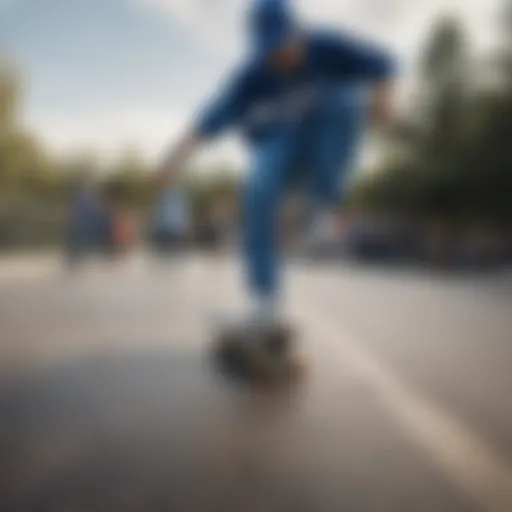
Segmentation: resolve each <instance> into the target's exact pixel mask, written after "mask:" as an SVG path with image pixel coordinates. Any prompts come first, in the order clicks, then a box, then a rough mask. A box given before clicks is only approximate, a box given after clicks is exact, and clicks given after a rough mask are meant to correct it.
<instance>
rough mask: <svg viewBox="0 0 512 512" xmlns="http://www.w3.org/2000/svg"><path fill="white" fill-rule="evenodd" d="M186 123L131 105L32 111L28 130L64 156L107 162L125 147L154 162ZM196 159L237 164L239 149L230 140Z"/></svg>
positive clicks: (164, 111)
mask: <svg viewBox="0 0 512 512" xmlns="http://www.w3.org/2000/svg"><path fill="white" fill-rule="evenodd" d="M187 122H188V118H187V116H186V114H184V113H182V112H179V111H174V112H172V111H169V109H165V108H162V109H155V108H148V107H146V106H135V105H119V106H117V107H116V108H109V107H106V108H104V109H101V110H100V109H95V110H94V111H89V112H81V113H74V114H73V115H72V116H68V115H61V116H55V115H52V116H50V115H46V114H44V113H39V114H38V113H37V112H36V113H33V114H32V115H31V116H30V118H29V119H28V124H29V126H30V128H31V129H32V130H34V132H35V133H41V134H44V140H45V143H46V144H47V145H48V146H49V148H50V149H52V150H53V151H55V152H57V153H59V154H67V153H70V152H74V151H76V150H86V151H88V150H90V151H93V152H95V153H98V155H99V157H100V159H101V160H102V161H103V162H107V163H108V162H111V161H114V160H115V159H116V158H117V157H118V156H119V154H120V153H121V152H122V151H123V150H125V149H126V148H129V147H135V148H137V149H138V150H140V151H141V153H142V155H143V156H144V157H145V158H146V159H147V160H148V162H150V163H154V162H156V161H157V160H158V159H159V157H160V155H161V154H162V151H164V150H165V149H166V147H167V146H168V144H169V143H171V142H172V141H174V140H176V139H177V137H179V136H181V134H182V132H183V130H184V127H185V126H186V125H187ZM198 156H199V158H198V159H197V160H196V161H195V162H194V163H197V165H199V166H207V165H211V164H215V163H217V162H225V161H228V162H234V163H239V162H240V161H241V153H240V148H239V146H238V145H237V144H236V143H234V141H233V140H228V141H226V142H225V143H223V144H222V145H221V146H220V147H219V148H211V149H210V150H206V151H204V152H203V153H202V154H201V155H198Z"/></svg>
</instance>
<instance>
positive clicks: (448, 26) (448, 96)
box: [354, 20, 512, 224]
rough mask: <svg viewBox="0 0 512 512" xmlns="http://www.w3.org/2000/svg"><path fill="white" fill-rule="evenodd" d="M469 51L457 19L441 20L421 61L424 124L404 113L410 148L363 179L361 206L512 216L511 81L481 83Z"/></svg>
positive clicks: (490, 218) (491, 218) (400, 132)
mask: <svg viewBox="0 0 512 512" xmlns="http://www.w3.org/2000/svg"><path fill="white" fill-rule="evenodd" d="M509 30H510V33H509V34H508V35H509V37H510V39H509V40H510V41H512V25H511V26H510V27H509ZM467 53H468V52H467V48H466V44H465V38H464V35H463V34H462V31H461V29H460V28H459V26H458V24H457V23H456V22H455V21H454V20H443V21H441V23H440V24H439V25H438V27H437V30H435V31H434V36H433V38H432V39H431V41H430V44H429V45H428V47H427V49H426V52H425V56H424V58H423V61H422V62H423V77H424V81H423V87H422V90H421V91H420V94H419V96H420V97H421V98H422V101H423V105H422V107H423V110H422V117H421V119H420V125H418V123H417V120H415V119H411V120H405V121H403V122H402V123H401V126H400V127H399V128H398V129H397V130H395V136H396V137H397V138H398V139H399V140H400V141H402V142H406V144H407V147H408V148H409V154H408V155H407V158H405V159H404V160H403V161H402V162H398V163H395V164H393V165H386V167H384V168H382V169H381V170H380V172H379V173H377V174H376V175H375V176H374V177H371V178H369V179H367V180H365V181H364V182H363V183H361V184H360V185H359V187H358V189H357V191H356V194H355V197H354V202H355V204H356V205H357V206H358V207H360V208H365V209H369V210H374V211H375V210H377V211H381V210H385V211H386V212H392V213H395V214H401V215H407V216H413V217H418V218H435V219H439V218H441V219H444V220H445V221H449V222H453V221H455V222H459V221H467V220H469V221H484V222H487V223H493V224H507V223H509V222H511V221H512V144H511V143H510V142H511V140H512V87H507V86H505V87H503V84H502V87H501V88H500V89H496V90H490V91H489V90H485V89H481V88H480V89H479V88H478V87H476V83H474V82H471V80H472V79H474V77H471V76H470V75H469V73H468V70H469V69H476V65H474V64H473V65H472V64H470V62H469V58H468V55H467ZM503 62H504V61H503V59H501V60H497V63H498V66H500V71H503ZM511 62H512V61H511ZM511 79H512V75H511ZM510 84H511V85H512V80H511V81H510ZM472 85H474V86H475V87H474V88H473V91H472V92H470V91H471V87H470V86H472Z"/></svg>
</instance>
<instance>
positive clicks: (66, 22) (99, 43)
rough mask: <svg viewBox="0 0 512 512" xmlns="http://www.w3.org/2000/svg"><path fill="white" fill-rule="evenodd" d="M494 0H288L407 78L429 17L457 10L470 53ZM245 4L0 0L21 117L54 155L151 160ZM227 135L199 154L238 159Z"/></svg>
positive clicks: (203, 87)
mask: <svg viewBox="0 0 512 512" xmlns="http://www.w3.org/2000/svg"><path fill="white" fill-rule="evenodd" d="M498 2H499V0H296V4H297V8H298V9H299V11H300V12H301V14H302V15H303V17H304V19H305V20H307V21H308V22H311V23H312V24H314V23H319V24H326V23H328V24H329V25H330V26H339V27H340V28H341V27H347V28H349V29H351V30H355V31H359V32H361V33H362V34H364V35H365V36H369V37H371V38H373V39H375V40H376V41H379V42H382V43H384V44H386V45H388V46H389V47H390V48H391V49H392V50H393V51H394V52H395V53H396V54H397V55H398V57H399V59H400V60H401V62H402V63H403V64H402V67H403V71H404V78H403V84H407V83H409V82H410V81H411V80H412V79H413V78H414V64H415V62H416V61H417V56H418V53H419V51H420V49H421V47H422V45H423V44H424V42H425V40H426V39H427V38H428V34H429V30H430V28H431V26H432V21H433V20H435V19H436V18H438V17H440V16H442V15H444V14H453V13H456V14H458V15H459V16H460V17H461V19H462V20H463V22H464V23H465V25H466V26H467V30H468V32H469V33H470V34H471V37H472V39H471V40H472V44H473V45H474V47H475V49H476V50H477V51H480V52H481V51H485V50H486V49H487V48H489V47H490V46H492V44H493V23H495V22H496V19H495V16H496V14H495V13H496V5H497V3H498ZM247 5H248V0H0V53H3V54H5V55H7V56H8V57H10V58H11V59H13V60H14V61H15V62H16V63H17V64H18V66H19V68H20V70H21V72H22V75H23V79H24V92H25V101H24V106H23V112H22V115H23V119H24V122H25V124H26V125H27V126H28V127H29V128H30V129H32V130H34V131H35V132H37V134H38V135H39V136H40V137H41V138H42V139H43V140H44V142H45V143H46V144H47V145H48V146H49V147H50V148H51V149H52V150H54V151H58V152H62V153H68V152H72V151H75V150H95V151H99V152H100V154H101V155H102V157H103V158H106V159H109V158H115V156H116V155H117V154H118V153H119V152H120V151H123V150H125V149H126V148H127V147H133V146H135V147H138V148H140V150H141V151H142V152H143V154H144V155H146V156H147V157H148V158H149V159H151V160H152V159H157V158H158V156H159V155H160V153H161V151H162V148H163V147H164V146H165V145H166V144H167V143H168V142H172V141H173V140H175V139H176V137H178V136H179V134H180V133H181V132H182V131H183V130H184V129H186V127H187V126H188V124H189V123H190V122H191V120H192V119H193V117H194V114H195V112H196V111H197V109H198V108H199V107H200V106H201V105H202V104H204V103H205V101H207V100H208V98H209V97H210V95H211V94H212V93H214V92H215V90H216V87H217V85H218V84H219V83H221V82H222V79H223V76H224V75H225V74H226V73H227V72H228V71H229V70H230V69H232V68H233V67H234V66H235V65H236V63H237V62H238V61H239V60H240V59H241V58H242V56H243V53H244V51H245V38H244V31H243V28H244V18H243V14H244V12H245V9H246V8H247ZM241 158H242V152H241V149H240V146H239V144H237V142H236V140H234V139H231V138H229V137H228V139H227V140H226V142H225V143H223V144H219V145H215V146H214V147H212V148H211V149H210V150H209V151H206V152H205V154H204V155H203V159H204V161H208V162H209V163H210V164H211V163H212V162H213V163H216V162H218V163H221V162H222V163H223V162H228V163H229V162H233V163H238V162H240V159H241Z"/></svg>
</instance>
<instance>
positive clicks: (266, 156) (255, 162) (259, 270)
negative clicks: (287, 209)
mask: <svg viewBox="0 0 512 512" xmlns="http://www.w3.org/2000/svg"><path fill="white" fill-rule="evenodd" d="M294 152H295V145H294V143H293V136H292V135H291V134H281V135H277V136H273V137H271V138H269V139H267V140H265V141H263V142H261V143H259V144H258V145H257V147H255V149H254V152H253V158H252V163H251V169H250V174H249V177H248V180H247V183H246V187H245V194H244V242H245V243H244V248H245V258H246V262H245V263H246V265H247V273H248V281H249V283H248V284H249V291H250V294H251V299H252V300H253V302H254V303H255V309H256V311H255V312H254V316H255V317H256V320H260V319H261V321H262V322H265V321H274V320H276V316H278V312H277V311H276V309H277V308H278V304H277V302H278V299H279V297H278V293H279V290H278V288H279V282H278V280H279V275H278V274H279V269H278V240H277V235H278V221H279V219H278V214H279V207H280V205H281V202H282V199H283V195H284V192H285V188H286V183H287V181H288V177H289V174H290V172H291V171H292V167H293V156H294Z"/></svg>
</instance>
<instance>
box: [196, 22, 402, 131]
mask: <svg viewBox="0 0 512 512" xmlns="http://www.w3.org/2000/svg"><path fill="white" fill-rule="evenodd" d="M306 44H307V51H306V57H305V60H304V63H303V65H302V66H301V68H300V70H299V71H297V72H295V73H293V74H292V75H289V74H279V72H277V71H276V70H273V69H271V68H270V67H269V66H268V65H266V64H265V62H263V61H260V60H256V59H253V60H251V61H249V62H248V63H246V64H245V65H243V66H242V67H241V68H240V69H239V70H238V71H237V72H236V73H235V76H234V77H233V78H232V79H231V82H230V83H229V84H228V86H227V87H226V88H225V90H223V91H222V92H221V94H219V95H218V97H217V98H216V99H214V101H213V102H212V103H211V104H210V106H209V107H208V108H207V109H206V110H205V111H204V112H203V114H202V115H201V116H200V118H199V120H198V121H197V132H198V133H199V135H200V136H202V137H203V138H210V137H213V136H216V135H218V134H220V133H221V132H222V131H224V130H225V129H227V128H232V127H238V128H241V130H242V132H243V133H244V134H245V135H246V136H247V137H248V138H249V139H255V138H258V137H260V136H262V135H265V134H267V133H269V132H271V131H272V130H275V129H278V128H279V127H282V126H284V125H286V124H290V123H291V124H293V123H297V122H300V121H301V120H303V119H305V118H306V117H307V112H308V111H309V110H310V109H311V108H312V107H313V106H314V105H315V104H316V102H318V101H319V100H320V99H321V98H322V96H323V94H324V93H325V92H326V91H327V90H328V89H329V88H332V87H338V86H342V85H343V86H349V85H352V84H354V85H359V84H361V85H365V84H372V83H376V82H379V81H383V80H386V79H388V78H390V77H391V76H392V75H393V74H394V72H395V63H394V61H393V59H392V58H391V56H390V55H388V54H387V53H386V52H385V51H383V50H382V49H379V48H377V47H375V46H372V45H369V44H367V43H364V42H361V41H358V40H354V39H352V38H350V37H346V36H343V35H340V34H332V33H327V32H312V33H310V34H309V36H307V43H306Z"/></svg>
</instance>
